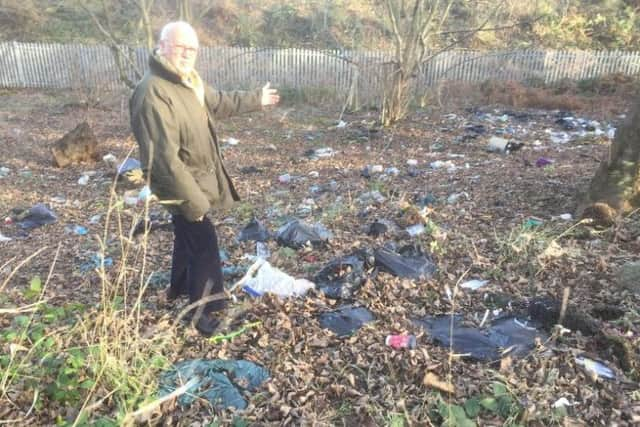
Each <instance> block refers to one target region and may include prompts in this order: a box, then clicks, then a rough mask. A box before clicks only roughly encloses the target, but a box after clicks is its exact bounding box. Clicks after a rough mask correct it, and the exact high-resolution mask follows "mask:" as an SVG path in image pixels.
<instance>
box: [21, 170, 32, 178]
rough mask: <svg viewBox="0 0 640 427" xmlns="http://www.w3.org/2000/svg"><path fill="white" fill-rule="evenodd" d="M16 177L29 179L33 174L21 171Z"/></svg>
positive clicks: (28, 171)
mask: <svg viewBox="0 0 640 427" xmlns="http://www.w3.org/2000/svg"><path fill="white" fill-rule="evenodd" d="M18 175H20V177H22V178H31V177H32V176H33V172H31V171H30V170H28V169H23V170H21V171H20V172H18Z"/></svg>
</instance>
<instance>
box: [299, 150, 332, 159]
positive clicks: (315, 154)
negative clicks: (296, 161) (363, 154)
mask: <svg viewBox="0 0 640 427" xmlns="http://www.w3.org/2000/svg"><path fill="white" fill-rule="evenodd" d="M336 154H338V152H337V151H335V150H334V149H333V148H331V147H323V148H316V149H314V150H309V151H307V152H306V153H305V156H306V157H308V158H309V159H311V160H318V159H323V158H327V157H333V156H335V155H336Z"/></svg>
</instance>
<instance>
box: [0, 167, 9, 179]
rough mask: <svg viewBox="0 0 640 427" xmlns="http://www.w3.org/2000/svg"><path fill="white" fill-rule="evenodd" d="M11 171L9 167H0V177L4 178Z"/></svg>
mask: <svg viewBox="0 0 640 427" xmlns="http://www.w3.org/2000/svg"><path fill="white" fill-rule="evenodd" d="M10 173H11V169H9V168H7V167H4V166H2V167H0V178H4V177H6V176H7V175H9V174H10Z"/></svg>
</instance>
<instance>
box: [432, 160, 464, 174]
mask: <svg viewBox="0 0 640 427" xmlns="http://www.w3.org/2000/svg"><path fill="white" fill-rule="evenodd" d="M429 167H431V169H447V172H455V171H456V170H457V169H458V167H457V166H456V165H455V163H453V162H452V161H451V160H446V161H442V160H436V161H435V162H431V163H429Z"/></svg>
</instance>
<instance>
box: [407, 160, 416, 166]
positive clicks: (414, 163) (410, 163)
mask: <svg viewBox="0 0 640 427" xmlns="http://www.w3.org/2000/svg"><path fill="white" fill-rule="evenodd" d="M407 166H418V161H417V160H416V159H409V160H407Z"/></svg>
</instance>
